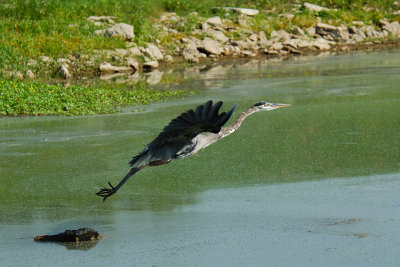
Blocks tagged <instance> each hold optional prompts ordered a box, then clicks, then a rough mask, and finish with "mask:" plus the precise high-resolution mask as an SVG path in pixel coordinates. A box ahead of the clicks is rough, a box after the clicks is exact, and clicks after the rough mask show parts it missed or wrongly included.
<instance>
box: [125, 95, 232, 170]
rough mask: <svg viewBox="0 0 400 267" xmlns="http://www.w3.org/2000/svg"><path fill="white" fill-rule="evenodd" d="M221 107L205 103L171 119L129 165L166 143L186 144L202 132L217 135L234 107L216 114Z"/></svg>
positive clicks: (208, 102) (220, 103)
mask: <svg viewBox="0 0 400 267" xmlns="http://www.w3.org/2000/svg"><path fill="white" fill-rule="evenodd" d="M221 106H222V101H220V102H217V103H215V104H214V105H213V102H212V101H211V100H210V101H207V102H206V103H204V104H203V105H200V106H198V107H197V108H196V110H195V111H193V110H188V111H186V112H184V113H182V114H181V115H179V116H178V117H176V118H175V119H173V120H172V121H171V122H170V123H169V124H168V125H167V126H166V127H165V128H164V129H163V131H162V132H161V133H160V134H159V135H158V136H157V137H156V138H155V139H154V140H153V141H152V142H151V143H149V144H148V145H147V147H146V148H145V149H144V150H143V151H142V152H140V153H139V154H138V155H137V156H135V157H134V158H133V159H132V160H131V161H130V165H131V166H132V165H134V164H135V163H136V162H137V161H138V160H139V159H140V157H141V156H142V155H143V154H146V153H147V152H149V151H154V150H157V149H159V148H161V147H164V148H165V146H164V144H166V143H171V145H172V143H182V144H184V143H187V142H191V140H192V139H193V138H194V137H196V136H197V135H198V134H200V133H203V132H212V133H218V132H219V131H220V130H221V127H222V126H223V125H224V124H225V123H226V122H227V121H228V120H229V118H230V117H231V115H232V113H233V111H234V109H235V108H236V105H234V106H232V107H231V109H230V110H229V111H228V112H222V113H220V114H218V112H219V109H220V108H221Z"/></svg>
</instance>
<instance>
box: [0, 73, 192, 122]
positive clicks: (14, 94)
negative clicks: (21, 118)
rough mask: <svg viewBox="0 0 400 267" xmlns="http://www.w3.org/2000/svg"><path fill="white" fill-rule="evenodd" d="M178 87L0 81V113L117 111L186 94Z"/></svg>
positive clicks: (80, 113)
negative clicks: (159, 88) (125, 87)
mask: <svg viewBox="0 0 400 267" xmlns="http://www.w3.org/2000/svg"><path fill="white" fill-rule="evenodd" d="M189 93H190V92H188V91H179V90H165V91H164V90H162V91H161V90H148V89H146V88H145V87H141V86H138V87H137V88H136V89H134V90H125V89H111V88H90V87H89V88H84V87H82V86H79V85H74V86H68V87H63V86H61V85H47V84H40V83H33V84H29V83H23V82H13V81H4V80H3V81H0V115H3V116H16V115H54V114H57V115H86V114H99V113H114V112H118V111H119V110H120V109H121V108H123V107H128V106H132V105H141V104H148V103H150V102H154V101H161V100H164V99H166V98H171V97H178V96H182V95H185V94H189Z"/></svg>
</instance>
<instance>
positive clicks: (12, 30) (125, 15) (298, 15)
mask: <svg viewBox="0 0 400 267" xmlns="http://www.w3.org/2000/svg"><path fill="white" fill-rule="evenodd" d="M0 16H1V18H2V19H1V21H0V32H2V35H0V116H18V115H84V114H97V113H113V112H118V111H120V110H121V108H124V107H128V106H131V105H137V104H147V103H150V102H154V101H160V100H165V99H168V98H171V97H180V96H184V95H188V94H191V93H193V91H190V90H170V89H165V90H161V89H149V88H150V86H149V83H148V82H146V81H143V79H141V78H140V75H142V74H143V73H147V74H148V75H151V74H152V73H153V74H157V75H153V76H157V77H158V79H156V82H155V83H159V82H161V83H163V82H167V81H163V77H162V72H161V71H160V70H165V69H171V68H175V67H176V66H182V65H183V66H189V65H196V64H199V63H203V62H208V61H216V62H218V61H219V60H222V59H226V58H277V57H291V56H296V55H301V54H308V53H319V52H322V51H333V52H349V51H351V50H357V49H373V48H377V47H378V48H379V47H393V46H396V47H398V46H399V38H400V24H399V21H400V4H399V2H398V1H377V0H374V1H372V0H369V1H368V0H364V1H360V0H355V1H345V0H342V1H330V0H318V1H309V2H303V1H277V0H255V1H244V0H222V1H218V3H215V1H211V0H203V1H193V0H152V1H145V0H138V1H129V0H108V1H105V0H79V1H78V0H71V1H58V0H49V1H41V0H12V1H4V0H0ZM160 73H161V75H160ZM120 75H123V76H124V77H128V81H126V82H127V83H131V84H130V85H129V89H126V88H122V87H121V86H116V85H115V84H108V85H106V86H104V85H102V86H98V85H94V84H90V83H88V82H86V83H85V81H88V80H89V79H90V78H93V77H101V78H102V80H107V79H110V80H112V79H113V78H115V77H118V76H120ZM46 81H51V83H52V84H51V85H49V84H47V83H48V82H46ZM71 81H82V84H85V85H71V86H63V85H61V83H69V82H71ZM54 83H59V84H58V85H54ZM71 83H73V82H71ZM153 84H154V82H153Z"/></svg>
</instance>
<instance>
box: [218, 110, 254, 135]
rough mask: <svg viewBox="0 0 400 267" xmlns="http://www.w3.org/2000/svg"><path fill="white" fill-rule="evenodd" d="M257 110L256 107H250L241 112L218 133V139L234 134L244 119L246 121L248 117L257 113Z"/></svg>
mask: <svg viewBox="0 0 400 267" xmlns="http://www.w3.org/2000/svg"><path fill="white" fill-rule="evenodd" d="M257 111H258V109H257V108H256V107H251V108H249V109H247V110H245V111H243V112H242V113H241V114H240V115H239V117H238V118H237V119H236V120H235V121H234V122H233V123H232V124H231V125H229V126H227V127H224V128H222V130H221V131H220V132H219V133H218V135H219V136H220V138H224V137H226V136H228V135H230V134H231V133H234V132H235V131H236V130H237V129H239V127H240V126H241V125H242V122H243V121H244V119H246V118H247V117H248V116H249V115H251V114H253V113H255V112H257Z"/></svg>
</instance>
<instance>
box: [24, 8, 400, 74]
mask: <svg viewBox="0 0 400 267" xmlns="http://www.w3.org/2000/svg"><path fill="white" fill-rule="evenodd" d="M303 8H306V9H309V11H310V12H319V11H321V10H327V9H326V8H324V7H320V6H316V5H312V4H308V3H304V4H303ZM225 9H226V12H227V13H226V17H225V18H221V17H220V16H214V17H210V18H203V17H200V16H199V15H198V14H197V13H196V12H193V13H191V14H189V15H188V16H187V17H180V16H178V15H177V14H175V13H165V14H163V15H162V16H161V17H160V18H159V19H157V20H155V22H154V25H153V27H155V28H157V29H159V32H160V34H159V35H158V36H156V38H155V40H154V42H151V43H150V42H149V43H145V44H144V45H138V44H136V43H135V42H133V39H134V37H135V33H134V27H133V26H132V25H128V24H125V23H116V22H115V21H116V20H118V18H116V17H112V16H100V17H96V16H91V17H89V18H87V21H88V22H89V23H93V24H94V25H95V26H97V27H98V28H101V29H99V30H96V31H95V33H94V34H96V35H99V36H102V37H104V38H119V39H122V40H124V42H125V47H126V48H125V49H120V48H119V49H114V50H94V51H92V52H93V54H91V55H86V54H81V55H69V56H68V57H67V58H57V59H53V58H50V57H47V56H42V57H40V58H38V59H30V60H29V62H28V63H27V65H28V67H32V68H36V69H37V70H40V69H47V70H48V71H50V72H52V74H51V75H53V76H56V77H58V78H61V79H65V80H68V79H72V78H77V77H82V76H85V75H93V74H94V75H96V76H102V77H103V78H104V79H105V80H106V79H111V78H112V77H115V76H116V75H120V74H121V73H124V74H129V75H132V76H134V75H139V73H143V72H153V71H156V70H157V69H158V68H169V67H172V66H174V65H176V64H180V63H184V62H187V63H191V64H194V65H195V64H198V63H201V62H204V61H209V60H212V61H219V60H221V59H224V58H243V57H245V58H259V57H267V58H276V57H287V56H292V55H301V54H310V53H320V52H326V51H336V52H349V51H352V50H359V49H373V48H376V47H386V46H399V44H400V42H399V40H400V24H399V23H398V22H397V21H394V22H390V21H389V20H387V19H381V20H379V24H378V25H375V24H369V25H366V24H365V23H364V22H362V21H352V23H351V25H344V24H341V25H340V26H334V25H330V24H327V23H323V22H321V21H322V20H321V19H320V18H319V17H318V16H317V17H316V19H317V20H316V21H315V23H314V25H315V26H310V27H307V28H300V27H298V26H292V27H291V30H290V31H286V30H283V29H281V30H277V31H275V30H273V31H271V32H270V33H269V34H268V36H267V34H266V33H265V32H264V31H257V30H253V28H254V25H253V24H254V19H253V16H254V15H256V14H257V13H258V12H259V11H258V10H255V9H244V8H230V7H229V8H225ZM230 12H236V13H238V15H237V16H235V18H236V19H235V20H232V19H230V16H229V13H230ZM280 15H281V16H283V17H285V18H286V19H289V20H290V19H291V18H293V16H294V15H292V14H280ZM188 20H190V21H191V22H190V23H191V25H194V26H193V29H192V30H191V31H187V24H189V22H188ZM193 21H194V22H195V23H193ZM185 27H186V28H185ZM183 28H185V29H186V31H184V30H182V29H183ZM19 75H20V78H24V77H28V78H35V77H36V75H35V73H34V71H32V70H31V69H29V70H28V71H27V72H26V73H25V75H24V74H19ZM17 76H18V75H17ZM133 80H134V79H133ZM159 80H161V79H159Z"/></svg>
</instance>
